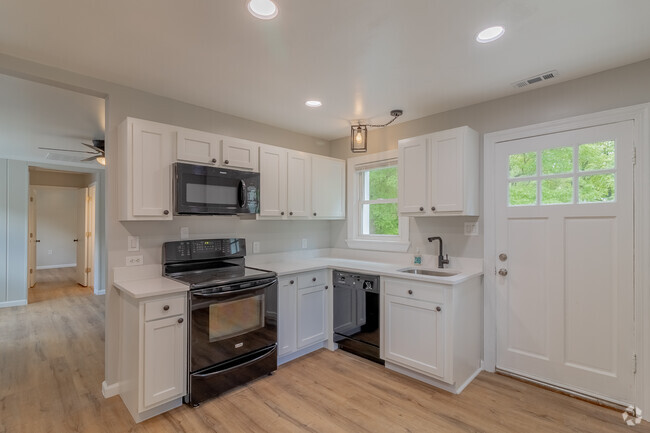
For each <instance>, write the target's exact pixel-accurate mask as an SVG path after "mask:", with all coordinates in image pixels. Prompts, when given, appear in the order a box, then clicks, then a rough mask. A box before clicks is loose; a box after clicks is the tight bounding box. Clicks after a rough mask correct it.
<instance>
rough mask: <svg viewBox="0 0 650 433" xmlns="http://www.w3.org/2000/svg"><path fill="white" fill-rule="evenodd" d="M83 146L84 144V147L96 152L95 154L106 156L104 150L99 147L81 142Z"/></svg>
mask: <svg viewBox="0 0 650 433" xmlns="http://www.w3.org/2000/svg"><path fill="white" fill-rule="evenodd" d="M81 144H83V145H84V146H86V147H88V148H90V149H92V150H94V151H95V152H97V154H102V155H103V154H104V151H103V150H101V149H100V148H98V147H95V146H93V145H92V144H88V143H84V142H81Z"/></svg>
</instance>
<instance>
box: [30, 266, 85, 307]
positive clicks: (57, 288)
mask: <svg viewBox="0 0 650 433" xmlns="http://www.w3.org/2000/svg"><path fill="white" fill-rule="evenodd" d="M76 270H77V268H55V269H37V270H36V285H35V286H34V287H32V288H30V289H28V290H27V303H29V304H31V303H34V302H42V301H47V300H50V299H56V298H62V297H65V296H80V295H81V296H84V295H88V294H91V293H93V289H92V287H90V286H89V287H83V286H80V285H79V284H77V281H76V280H75V273H76Z"/></svg>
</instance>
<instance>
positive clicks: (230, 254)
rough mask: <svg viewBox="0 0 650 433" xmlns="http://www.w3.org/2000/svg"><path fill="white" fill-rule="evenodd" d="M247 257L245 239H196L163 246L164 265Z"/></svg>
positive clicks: (168, 243) (166, 243)
mask: <svg viewBox="0 0 650 433" xmlns="http://www.w3.org/2000/svg"><path fill="white" fill-rule="evenodd" d="M245 255H246V240H245V239H237V238H228V239H195V240H191V241H179V242H165V243H164V244H163V263H171V262H185V261H191V260H208V259H222V258H235V257H244V256H245Z"/></svg>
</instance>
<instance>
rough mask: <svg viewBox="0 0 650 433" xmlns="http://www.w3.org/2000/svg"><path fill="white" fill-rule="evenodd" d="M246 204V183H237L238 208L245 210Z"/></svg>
mask: <svg viewBox="0 0 650 433" xmlns="http://www.w3.org/2000/svg"><path fill="white" fill-rule="evenodd" d="M247 202H248V197H247V194H246V182H244V180H243V179H242V180H240V181H239V203H240V204H239V207H240V208H245V207H246V203H247Z"/></svg>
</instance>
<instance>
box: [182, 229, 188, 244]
mask: <svg viewBox="0 0 650 433" xmlns="http://www.w3.org/2000/svg"><path fill="white" fill-rule="evenodd" d="M189 238H190V228H189V227H181V240H182V241H186V240H188V239H189Z"/></svg>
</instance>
